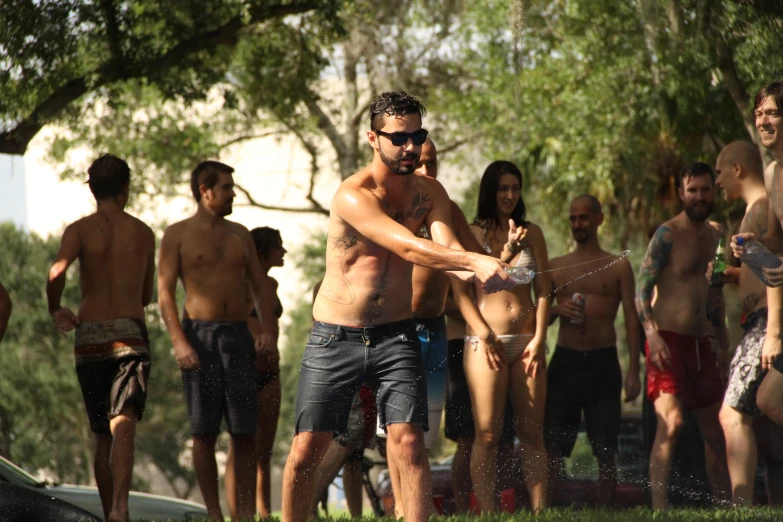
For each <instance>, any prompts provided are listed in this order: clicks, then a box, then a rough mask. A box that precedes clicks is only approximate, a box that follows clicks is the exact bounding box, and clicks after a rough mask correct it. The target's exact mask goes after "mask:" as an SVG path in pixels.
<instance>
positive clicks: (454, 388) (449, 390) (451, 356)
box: [445, 339, 514, 442]
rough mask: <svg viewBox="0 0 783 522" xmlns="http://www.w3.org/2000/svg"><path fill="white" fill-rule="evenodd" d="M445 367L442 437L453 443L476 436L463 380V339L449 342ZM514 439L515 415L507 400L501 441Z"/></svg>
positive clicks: (465, 383)
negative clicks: (443, 433) (443, 430)
mask: <svg viewBox="0 0 783 522" xmlns="http://www.w3.org/2000/svg"><path fill="white" fill-rule="evenodd" d="M448 349H449V352H448V366H447V368H446V426H445V435H446V438H447V439H449V440H453V441H454V442H457V441H459V439H464V438H467V439H473V438H474V437H475V436H476V421H475V419H474V418H473V408H472V406H471V402H470V389H469V388H468V381H467V379H466V378H465V367H464V366H463V365H462V358H463V356H464V352H465V340H464V339H451V340H449V348H448ZM513 439H514V412H513V409H512V407H511V401H510V400H507V401H506V411H505V414H504V417H503V432H502V434H501V436H500V440H501V441H508V440H513Z"/></svg>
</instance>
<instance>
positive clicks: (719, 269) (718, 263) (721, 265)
mask: <svg viewBox="0 0 783 522" xmlns="http://www.w3.org/2000/svg"><path fill="white" fill-rule="evenodd" d="M725 257H726V256H725V255H724V253H723V238H722V237H721V238H720V239H719V240H718V249H717V250H716V251H715V257H714V258H713V260H712V281H710V284H711V285H712V286H723V271H724V270H726V261H725Z"/></svg>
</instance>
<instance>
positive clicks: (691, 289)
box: [0, 82, 783, 522]
mask: <svg viewBox="0 0 783 522" xmlns="http://www.w3.org/2000/svg"><path fill="white" fill-rule="evenodd" d="M781 107H783V82H775V83H772V84H770V85H768V86H766V87H765V88H764V89H762V91H761V92H759V94H758V96H757V98H756V104H755V111H756V126H757V128H758V130H759V134H760V136H761V143H762V145H763V146H764V147H766V148H767V149H768V150H769V151H770V152H771V153H772V155H773V156H774V157H775V159H776V161H775V162H773V163H771V164H770V165H769V167H768V168H767V170H766V172H765V171H764V169H763V167H762V165H763V164H762V160H761V156H760V153H759V149H758V148H757V147H756V146H754V145H752V144H750V143H746V142H732V143H730V144H728V145H727V146H726V147H724V148H723V149H722V150H721V152H720V155H719V156H718V160H717V162H716V165H715V168H714V169H713V168H711V167H710V166H709V165H706V164H704V163H693V164H691V165H689V166H687V167H686V168H685V169H683V170H682V172H681V173H680V175H679V178H678V193H679V197H680V199H681V200H682V204H683V211H682V212H680V213H679V214H677V215H676V216H674V217H672V218H671V219H670V220H668V221H666V222H665V223H664V224H662V225H660V226H659V227H658V228H657V229H656V230H655V232H654V234H653V235H652V237H651V240H650V243H649V246H648V249H647V252H646V254H645V256H644V260H643V262H642V265H641V268H640V271H639V276H638V281H635V277H634V272H633V269H632V267H631V264H630V262H629V261H628V260H627V259H626V258H623V257H618V256H617V255H616V254H612V253H611V252H608V251H606V250H604V249H602V247H601V245H600V242H599V234H598V230H599V227H600V226H601V225H602V223H603V219H604V215H603V212H602V209H601V203H600V201H599V200H598V199H597V198H596V197H594V196H592V195H580V196H578V197H576V198H574V199H573V200H572V201H571V203H570V206H569V208H568V219H569V221H570V227H571V233H572V236H573V239H574V241H575V248H574V249H573V251H571V252H569V253H567V254H566V255H564V256H561V257H556V258H554V259H550V258H549V255H548V251H547V243H546V239H545V236H546V234H545V233H544V231H543V230H542V228H541V227H540V226H539V225H537V224H536V223H534V222H533V221H531V220H530V216H528V215H527V212H526V206H525V203H524V201H523V199H522V197H521V188H522V183H523V179H522V174H521V172H520V170H519V168H518V167H517V166H516V165H514V164H513V163H511V162H508V161H495V162H493V163H491V164H490V165H489V166H488V167H487V168H486V170H485V172H484V174H483V176H482V178H481V183H480V188H479V194H478V206H477V209H476V216H475V219H474V220H473V221H472V223H470V224H469V222H468V220H467V219H466V217H465V215H464V214H463V213H462V211H461V210H460V209H459V207H458V206H457V205H456V204H455V203H454V202H453V201H452V200H451V199H450V198H449V196H448V194H447V193H446V191H445V190H444V188H443V187H442V186H441V185H440V183H438V182H437V180H436V178H437V151H436V148H435V145H434V143H433V141H432V140H431V139H430V137H429V136H428V132H427V131H426V130H425V129H423V128H422V118H423V116H424V115H425V109H424V107H423V106H422V104H421V103H420V102H419V100H417V99H416V98H414V97H412V96H410V95H408V94H406V93H404V92H389V93H384V94H382V95H381V96H379V97H378V98H376V99H375V100H374V101H373V103H372V104H371V106H370V130H369V131H367V141H368V143H369V145H370V147H372V150H373V159H372V162H371V163H370V164H369V165H368V166H367V167H365V168H363V169H362V170H361V171H359V172H358V173H356V174H355V175H353V176H351V177H349V178H348V179H347V180H345V181H344V182H343V183H342V184H341V186H340V188H339V189H338V190H337V192H336V193H335V195H334V197H333V199H332V202H331V206H330V217H329V225H328V238H327V245H326V272H325V274H324V278H323V280H322V282H321V283H319V285H318V286H317V287H316V288H315V289H314V293H313V323H312V328H311V333H310V337H309V339H308V341H307V346H306V348H305V352H304V355H303V358H302V363H301V368H300V373H299V388H298V391H297V399H296V420H295V427H294V438H293V443H292V447H291V452H290V454H289V456H288V458H287V461H286V467H285V473H284V478H283V499H282V500H283V503H282V506H283V507H282V509H283V520H284V521H285V522H304V521H305V520H307V518H308V517H309V516H311V515H312V513H313V512H314V509H315V506H316V503H317V501H318V499H320V498H321V496H322V494H323V492H324V490H325V489H326V488H327V487H328V485H329V484H330V483H331V481H332V480H333V478H334V476H335V475H336V474H337V472H338V470H339V469H340V468H341V467H343V466H345V471H344V478H345V482H346V491H349V490H350V491H352V492H353V493H352V494H351V495H350V496H351V498H350V503H351V505H352V512H354V514H358V513H360V511H361V493H360V492H359V493H358V500H357V494H356V491H357V487H358V486H357V484H358V483H359V480H360V479H359V477H358V475H359V474H360V472H361V469H360V468H358V469H357V464H356V459H355V458H354V457H356V456H357V455H359V456H360V455H361V454H362V451H363V449H364V448H365V447H367V446H368V445H369V444H370V440H371V438H372V437H371V435H372V434H373V432H374V431H375V429H376V423H377V426H378V427H379V428H380V429H382V430H383V431H384V432H385V437H386V454H387V461H388V466H389V474H390V478H391V482H392V485H393V491H394V497H395V513H396V515H398V516H404V517H405V518H406V520H413V521H420V520H424V519H426V518H428V516H429V515H430V514H431V513H434V510H435V508H434V505H433V503H432V498H431V484H430V482H431V478H430V467H429V459H428V449H430V448H431V447H432V444H433V442H434V441H435V438H436V437H437V434H438V432H439V425H440V422H441V418H442V417H444V415H443V413H444V409H445V434H446V436H447V437H448V438H449V439H451V440H454V441H455V442H456V443H457V450H456V454H455V456H454V460H453V473H452V477H453V486H454V496H455V501H456V505H457V509H458V511H467V510H468V507H469V498H470V493H471V491H473V492H474V493H475V497H476V500H477V503H478V508H479V509H480V510H481V511H483V512H491V511H495V510H496V509H497V506H498V491H497V490H498V479H497V477H498V469H499V467H501V465H500V464H501V462H507V461H508V460H509V459H508V456H509V455H510V454H511V453H513V452H518V453H519V455H520V458H521V463H522V471H523V476H524V483H525V486H526V488H527V490H528V493H529V497H530V503H531V508H532V509H533V510H537V511H538V510H542V509H545V508H546V507H547V506H548V505H549V504H550V502H551V499H552V495H553V492H554V491H556V490H557V488H558V484H559V482H560V481H561V480H562V479H563V475H564V465H563V459H564V458H566V457H568V456H569V455H570V454H571V451H572V450H573V448H574V444H575V442H576V437H577V432H578V430H579V426H580V423H581V422H582V418H584V426H585V427H586V431H587V435H588V438H589V440H590V443H591V446H592V450H593V453H594V455H595V457H596V459H597V462H598V468H599V480H598V483H597V498H598V501H599V503H600V504H602V505H605V506H611V505H612V503H613V500H614V494H615V489H616V483H617V470H616V464H615V456H616V454H617V451H618V435H619V429H620V420H621V406H622V401H623V390H624V394H625V398H624V400H625V401H626V402H630V401H633V400H634V399H635V398H636V397H637V396H638V395H639V394H640V393H641V391H642V384H641V380H640V358H641V356H642V354H641V350H640V349H641V347H642V346H644V355H643V356H644V357H645V360H646V369H647V375H646V386H645V391H646V395H647V398H648V399H649V400H650V401H651V402H652V404H653V405H654V409H655V415H656V419H657V431H656V435H655V440H654V443H653V447H652V453H651V455H650V468H649V474H650V485H651V492H652V507H653V508H655V509H664V508H666V507H667V506H668V500H667V491H668V483H669V476H670V472H671V467H672V458H673V450H674V447H675V445H676V443H677V438H678V435H679V433H680V431H681V427H682V424H683V416H684V413H685V411H686V410H690V411H691V412H692V413H693V415H694V417H695V419H696V421H697V422H698V425H699V429H700V431H701V434H702V436H703V439H704V443H705V456H706V462H707V467H708V470H709V473H708V476H709V477H710V480H711V485H712V488H713V493H714V497H715V498H716V499H717V500H719V501H720V500H726V501H728V500H729V499H730V500H731V502H733V503H734V504H737V505H740V504H748V503H750V502H752V499H753V478H754V473H755V468H756V462H757V460H758V458H759V456H761V457H763V458H764V459H765V462H766V464H767V466H766V470H767V492H768V496H769V501H770V502H771V503H774V504H780V503H783V452H781V451H780V449H779V446H780V445H781V441H783V428H781V425H783V358H781V357H778V356H779V355H780V353H781V333H780V332H781V324H780V322H781V312H783V286H781V285H782V284H783V268H777V269H776V268H771V269H770V268H765V269H763V271H753V270H751V268H750V267H749V266H747V265H746V264H744V263H742V264H741V265H740V266H739V268H734V269H732V268H730V269H727V270H725V272H724V273H723V275H722V276H718V277H713V274H712V272H713V266H712V261H713V259H714V257H715V252H716V250H717V249H718V244H719V239H720V238H721V237H724V236H726V235H727V234H726V232H725V231H723V230H721V228H720V226H718V225H717V224H716V223H714V222H712V221H710V220H709V216H710V214H711V213H712V208H713V202H714V198H715V197H716V194H717V190H716V187H720V189H721V190H722V192H723V194H724V195H725V197H726V199H728V200H733V199H742V200H743V201H744V202H745V203H746V205H747V206H746V209H747V210H746V213H745V216H744V218H743V220H742V223H741V224H740V228H739V234H738V235H735V236H733V238H732V241H731V244H730V246H731V248H732V251H733V254H734V256H735V257H737V258H739V257H741V256H743V255H744V254H745V253H746V250H745V249H746V245H747V244H748V243H749V242H751V241H753V240H754V239H755V240H761V241H763V243H764V244H765V245H766V246H767V247H768V248H769V249H770V250H772V251H773V252H775V253H779V254H783V226H781V224H782V223H783V176H781V172H780V171H781V167H780V166H779V164H778V162H779V161H782V160H783V139H782V138H779V137H778V136H779V133H780V132H783V118H781V115H780V108H781ZM88 174H89V181H88V183H89V187H90V190H91V191H92V193H93V195H94V196H95V199H96V201H97V210H96V212H95V213H93V214H91V215H89V216H87V217H84V218H82V219H80V220H78V221H76V222H74V223H72V224H70V225H69V226H68V227H67V228H66V229H65V231H64V232H63V235H62V241H61V246H60V250H59V252H58V253H57V256H56V259H55V261H54V263H53V265H52V267H51V270H50V273H49V280H48V284H47V289H46V290H47V297H48V301H49V311H50V313H51V316H52V319H53V321H54V323H55V325H56V327H57V329H58V330H59V331H60V332H61V333H63V334H64V335H65V334H67V332H69V331H71V330H75V338H74V348H75V358H76V373H77V376H78V380H79V383H80V386H81V389H82V392H83V396H84V402H85V406H86V410H87V416H88V419H89V423H90V427H91V429H92V431H93V432H94V434H95V440H96V445H95V469H94V472H95V479H96V483H97V485H98V489H99V492H100V496H101V500H102V502H103V508H104V513H105V518H106V520H107V521H111V522H117V521H125V520H128V519H129V513H128V492H129V488H130V484H131V478H132V470H133V461H134V436H135V431H136V426H137V423H138V422H139V421H140V420H141V419H142V415H143V413H144V409H145V402H146V395H147V382H148V379H149V373H150V365H151V364H152V361H151V359H150V350H149V339H148V335H147V330H146V326H145V324H144V317H145V315H144V307H145V306H147V305H148V304H149V303H150V302H151V300H152V296H153V288H154V284H155V277H156V256H155V254H156V252H155V250H156V246H155V237H154V234H153V232H152V230H151V229H150V227H149V226H147V225H146V224H144V223H143V222H141V221H140V220H138V219H136V218H135V217H132V216H131V215H130V214H128V213H127V212H125V210H124V208H125V205H126V203H127V201H128V196H129V181H130V174H131V173H130V169H129V168H128V165H127V163H126V162H125V161H123V160H122V159H120V158H117V157H115V156H112V155H110V154H106V155H103V156H101V157H99V158H98V159H97V160H95V162H93V164H92V165H91V166H90V168H89V170H88ZM233 186H234V184H233V168H231V167H230V166H228V165H226V164H224V163H220V162H217V161H204V162H202V163H200V164H199V165H198V166H197V167H196V168H195V169H194V170H193V172H192V175H191V189H192V193H193V197H194V199H195V201H196V203H197V210H196V212H195V214H194V215H192V216H191V217H189V218H187V219H185V220H183V221H180V222H178V223H175V224H173V225H171V226H169V227H168V228H167V229H166V231H165V234H164V236H163V239H162V241H161V243H160V252H159V256H158V259H157V290H158V303H159V306H160V310H161V314H162V318H163V321H164V323H165V325H166V328H167V329H168V332H169V334H170V337H171V342H172V345H173V350H174V355H175V357H176V360H177V364H178V365H179V368H180V369H181V374H182V383H183V389H184V393H185V399H186V401H187V407H188V414H189V417H190V427H191V433H192V437H193V450H192V452H193V465H194V468H195V472H196V477H197V481H198V484H199V487H200V490H201V493H202V496H203V499H204V502H205V504H206V507H207V510H208V512H209V516H210V518H212V519H214V520H223V513H222V510H221V506H220V501H219V489H218V467H217V463H216V459H215V444H216V440H217V437H218V435H219V433H220V430H221V423H222V421H223V419H224V418H225V420H226V424H227V428H228V432H229V434H230V440H231V444H230V451H229V458H228V463H227V466H226V473H225V488H226V497H227V500H228V508H229V512H230V515H231V518H232V519H233V520H239V519H252V517H253V516H255V514H256V513H258V514H259V515H260V516H262V517H266V516H268V515H269V514H270V509H271V508H270V458H271V454H272V446H273V442H274V434H275V429H276V426H277V418H278V415H279V411H280V400H281V391H280V380H279V354H278V349H277V340H278V328H279V326H278V320H279V318H280V317H281V315H282V313H283V310H282V306H281V303H280V300H279V299H278V297H277V283H276V281H275V280H274V279H272V278H271V277H270V276H269V274H268V273H269V270H270V269H271V268H272V267H275V266H282V264H283V262H284V255H285V253H286V251H285V248H284V247H283V241H282V238H281V236H280V233H279V232H278V231H277V230H274V229H271V228H268V227H261V228H256V229H253V230H252V231H249V230H248V229H247V228H245V227H244V226H242V225H239V224H237V223H235V222H232V221H230V220H228V219H226V217H227V216H228V215H230V214H231V212H232V202H233V199H234V197H235V193H234V190H233ZM740 237H741V238H742V240H741V241H740V240H738V238H740ZM77 259H78V260H79V270H80V273H79V275H80V277H79V281H80V285H81V297H82V300H81V304H80V307H79V310H78V312H76V313H74V312H73V311H71V310H69V309H68V308H65V307H63V306H61V304H60V301H61V295H62V292H63V289H64V285H65V275H66V271H67V270H68V267H69V266H70V265H71V264H72V263H73V262H74V261H76V260H77ZM607 260H611V261H612V262H610V263H608V264H607ZM601 263H603V265H602V264H601ZM599 266H604V268H603V269H602V270H599V271H596V268H598V267H599ZM518 271H521V272H522V273H527V274H528V275H529V274H531V271H532V273H533V275H534V277H533V278H532V281H531V280H529V278H528V279H524V278H522V279H520V278H519V276H516V275H515V273H517V272H518ZM593 272H594V273H593ZM178 281H181V282H182V284H183V286H184V289H185V299H184V303H183V304H182V306H183V311H182V315H181V316H180V313H179V311H178V306H177V299H176V288H177V284H178ZM724 284H735V285H738V290H739V296H740V306H741V311H742V327H743V329H744V335H743V337H742V340H741V341H740V343H739V345H738V346H737V347H736V350H735V355H734V358H733V360H732V361H731V363H729V357H728V354H729V341H728V335H727V329H726V319H725V302H724V297H723V285H724ZM620 308H622V311H623V315H624V324H625V340H626V344H627V350H628V360H629V365H628V369H627V371H626V375H625V377H623V375H622V371H621V366H620V363H619V356H618V348H617V339H618V337H617V332H616V330H615V318H616V316H617V313H618V311H619V310H620ZM10 313H11V302H10V299H9V298H8V294H7V293H6V292H5V290H4V289H3V288H2V287H0V338H2V334H3V333H4V331H5V327H6V325H7V322H8V316H9V315H10ZM555 322H557V323H558V335H557V343H556V346H555V347H554V349H553V353H552V355H551V359H550V360H549V367H548V368H547V353H548V352H549V347H548V346H547V344H546V339H547V329H548V328H549V326H550V325H552V324H554V323H555ZM767 334H769V335H767ZM643 338H644V339H645V341H643ZM643 342H644V345H643ZM376 416H377V420H376ZM515 438H516V439H518V441H519V442H518V445H517V446H516V447H515ZM757 441H758V442H759V443H758V444H757ZM499 455H501V457H500V458H499ZM351 484H353V485H351ZM303 499H305V500H303ZM306 499H310V501H307V500H306Z"/></svg>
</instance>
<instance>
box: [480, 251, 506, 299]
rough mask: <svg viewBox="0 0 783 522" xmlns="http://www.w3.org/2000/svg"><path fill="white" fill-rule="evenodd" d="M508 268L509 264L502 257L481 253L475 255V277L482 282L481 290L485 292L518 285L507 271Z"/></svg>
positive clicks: (489, 292) (493, 291)
mask: <svg viewBox="0 0 783 522" xmlns="http://www.w3.org/2000/svg"><path fill="white" fill-rule="evenodd" d="M506 268H509V266H508V265H507V264H506V263H504V262H503V261H501V260H500V259H497V258H494V257H490V256H483V255H480V254H476V255H475V261H474V263H473V273H474V274H475V278H476V279H478V280H479V282H481V290H482V291H483V292H484V293H485V294H492V293H495V292H500V291H501V290H509V289H511V288H513V287H514V286H516V283H514V281H513V280H512V279H511V276H509V275H508V272H506Z"/></svg>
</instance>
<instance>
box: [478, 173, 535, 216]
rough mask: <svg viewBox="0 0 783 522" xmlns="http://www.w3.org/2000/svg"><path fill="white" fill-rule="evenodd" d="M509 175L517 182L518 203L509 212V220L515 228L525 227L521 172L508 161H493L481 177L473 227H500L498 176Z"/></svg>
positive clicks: (525, 210) (525, 209)
mask: <svg viewBox="0 0 783 522" xmlns="http://www.w3.org/2000/svg"><path fill="white" fill-rule="evenodd" d="M503 174H511V175H512V176H514V177H515V178H517V179H518V180H519V188H520V193H519V201H517V205H516V206H515V207H514V210H512V211H511V219H513V220H514V223H515V224H516V225H517V226H524V225H527V223H528V222H527V220H526V219H525V218H526V216H527V207H525V201H524V200H523V199H522V172H520V170H519V168H517V166H516V165H514V164H513V163H511V162H510V161H503V160H498V161H493V162H492V163H490V164H489V166H488V167H487V170H485V171H484V175H483V176H481V185H480V187H479V196H478V210H477V211H476V219H475V221H474V222H473V223H474V224H475V225H485V224H486V225H487V226H490V225H495V226H499V225H500V217H499V216H498V186H499V185H500V176H502V175H503Z"/></svg>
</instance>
